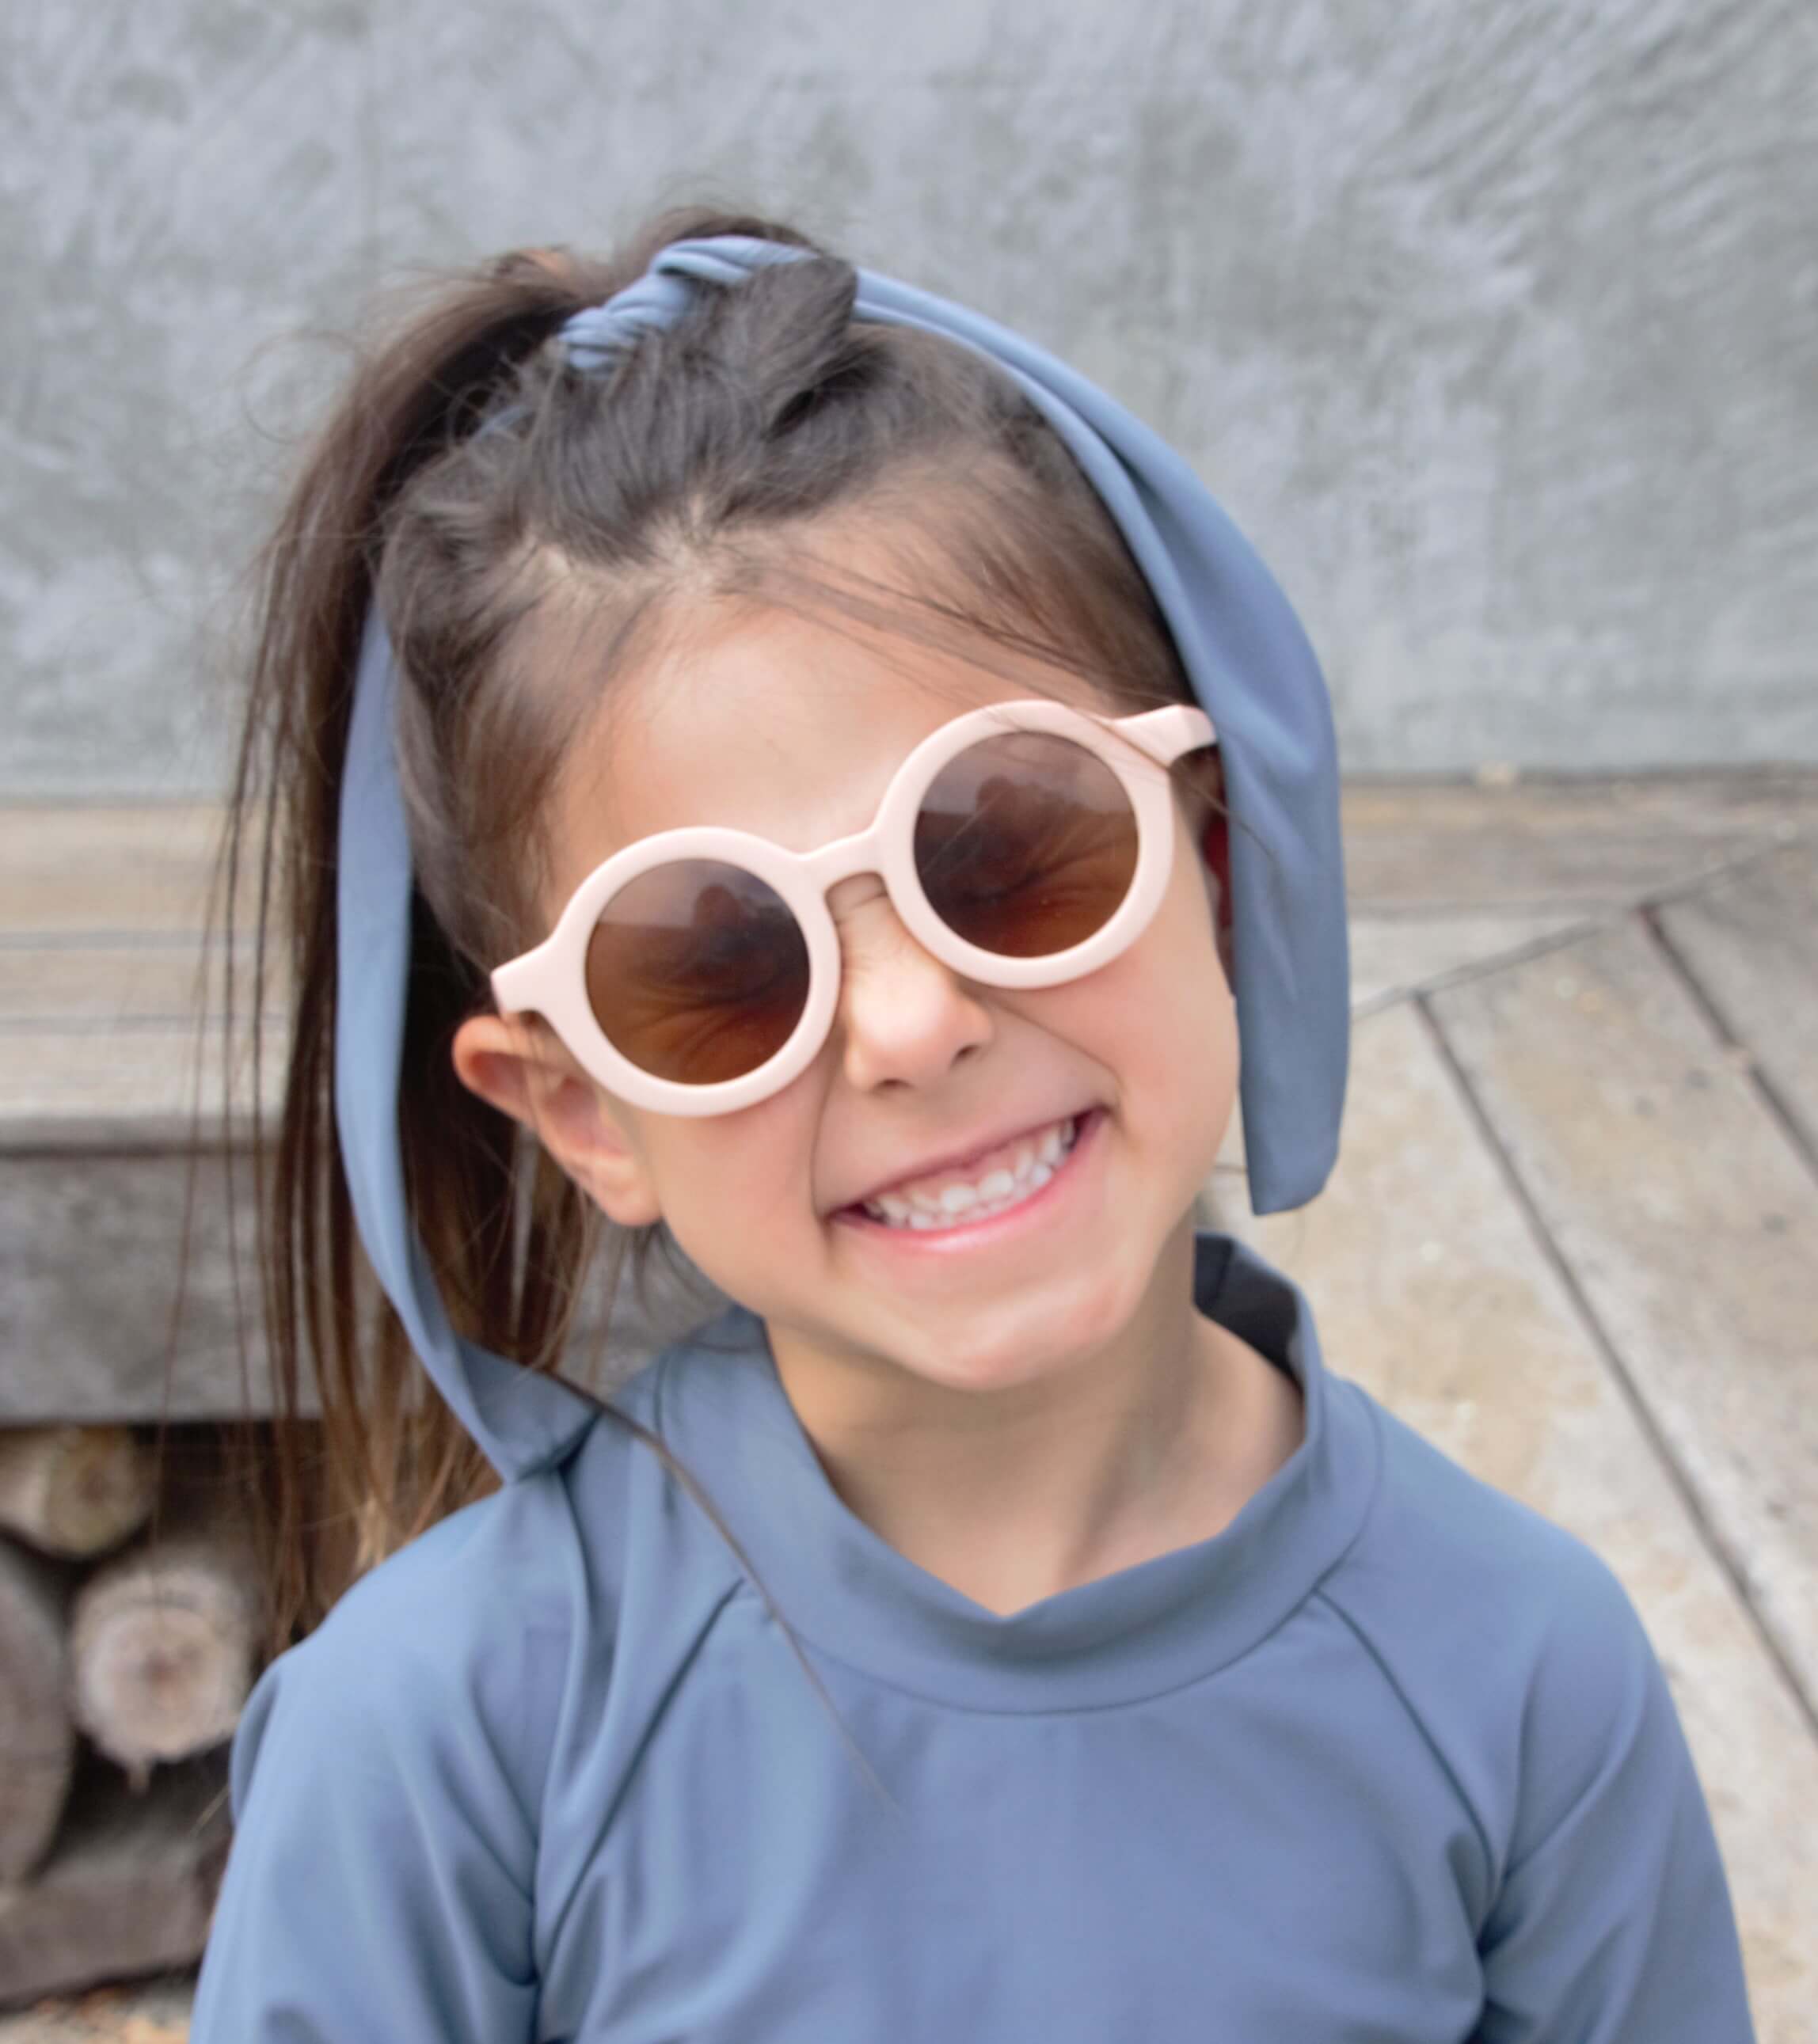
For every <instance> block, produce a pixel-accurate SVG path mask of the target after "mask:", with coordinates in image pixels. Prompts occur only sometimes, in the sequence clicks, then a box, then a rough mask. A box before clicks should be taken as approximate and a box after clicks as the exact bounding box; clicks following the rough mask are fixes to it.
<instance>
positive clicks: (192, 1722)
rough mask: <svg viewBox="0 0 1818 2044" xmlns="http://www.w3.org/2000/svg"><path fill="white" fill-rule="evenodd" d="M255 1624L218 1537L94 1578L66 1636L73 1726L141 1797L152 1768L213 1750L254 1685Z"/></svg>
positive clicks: (237, 1555)
mask: <svg viewBox="0 0 1818 2044" xmlns="http://www.w3.org/2000/svg"><path fill="white" fill-rule="evenodd" d="M256 1624H257V1612H256V1598H255V1596H254V1593H253V1585H252V1580H251V1577H250V1574H249V1573H248V1567H247V1563H246V1560H245V1558H244V1553H243V1552H242V1551H241V1550H240V1549H238V1548H237V1547H236V1546H234V1545H233V1544H232V1543H229V1541H227V1540H226V1539H225V1538H222V1537H218V1536H217V1537H213V1538H203V1537H197V1538H194V1539H186V1540H179V1541H171V1542H169V1543H160V1544H159V1545H158V1546H154V1547H151V1548H148V1549H146V1550H142V1551H140V1552H137V1553H135V1554H129V1555H127V1556H123V1557H122V1558H121V1559H120V1560H119V1561H118V1562H113V1563H110V1564H108V1565H106V1566H104V1567H102V1568H101V1569H97V1570H96V1572H95V1573H94V1576H93V1577H90V1580H89V1581H88V1582H87V1583H86V1585H84V1586H83V1589H82V1590H81V1592H80V1593H79V1594H78V1596H77V1597H76V1600H75V1614H74V1617H73V1619H72V1621H71V1627H70V1663H71V1708H72V1709H73V1711H74V1713H75V1721H76V1723H78V1724H79V1726H80V1727H81V1728H82V1729H83V1731H86V1733H87V1734H88V1735H89V1737H90V1739H93V1741H94V1743H95V1745H96V1746H97V1747H98V1749H99V1750H100V1751H102V1753H104V1754H106V1755H107V1756H108V1758H110V1759H111V1760H113V1761H116V1762H118V1764H119V1765H121V1766H122V1767H124V1768H125V1769H126V1770H127V1773H128V1776H129V1779H131V1780H133V1781H134V1782H135V1783H136V1784H137V1785H141V1786H142V1785H143V1784H144V1781H145V1778H146V1774H147V1770H148V1769H149V1768H150V1767H152V1765H154V1764H156V1763H157V1762H161V1761H169V1760H179V1759H182V1758H185V1757H186V1756H187V1755H189V1754H195V1753H201V1752H204V1751H206V1750H207V1749H208V1748H209V1747H210V1746H218V1745H219V1744H220V1743H221V1741H222V1740H224V1739H226V1738H227V1737H228V1736H229V1735H230V1734H231V1733H232V1731H233V1728H234V1726H235V1724H236V1722H237V1721H238V1719H239V1716H240V1707H241V1706H242V1704H244V1702H245V1700H246V1697H247V1695H248V1692H249V1691H250V1689H251V1688H252V1680H253V1676H254V1673H255V1669H256V1659H257V1641H256Z"/></svg>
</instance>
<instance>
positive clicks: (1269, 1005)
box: [335, 236, 1351, 1478]
mask: <svg viewBox="0 0 1818 2044" xmlns="http://www.w3.org/2000/svg"><path fill="white" fill-rule="evenodd" d="M804 254H805V251H803V250H801V249H798V248H790V247H788V246H786V245H784V244H780V243H776V242H770V241H760V240H751V239H748V238H746V237H744V236H716V237H714V238H712V239H709V240H696V241H678V242H675V243H672V244H671V245H670V246H669V247H668V248H665V249H663V251H662V252H660V253H659V255H657V256H656V258H655V260H654V262H653V263H651V267H650V268H649V270H648V271H647V272H646V273H645V274H644V276H642V277H640V279H638V280H637V281H636V282H635V283H633V284H632V285H630V286H628V287H627V288H626V289H625V290H623V291H621V292H620V293H618V294H617V296H615V297H613V298H610V299H609V300H608V301H607V302H605V304H604V305H598V306H594V307H591V308H590V309H588V310H586V311H585V312H582V313H577V314H576V315H575V317H573V318H572V319H571V320H570V321H568V323H567V325H566V327H565V328H563V342H564V344H565V346H566V348H567V356H568V359H569V361H570V363H571V364H572V365H573V366H574V367H576V368H578V369H579V370H581V371H583V372H586V373H598V372H600V371H603V370H605V368H606V367H608V366H609V364H610V363H611V362H612V361H613V359H614V358H615V356H616V355H617V354H618V353H619V352H621V351H622V350H623V349H624V348H625V347H626V346H627V345H628V344H630V343H631V342H632V341H633V340H635V339H636V336H637V335H638V334H639V333H640V332H644V330H646V329H647V328H652V327H665V326H667V325H670V324H671V322H672V321H675V319H676V318H677V317H678V316H679V314H680V313H682V310H683V309H685V308H686V305H688V303H689V302H690V300H691V299H692V298H693V297H694V294H695V293H696V291H697V290H698V289H699V288H700V287H701V286H702V285H703V284H705V285H710V286H728V287H736V286H738V285H739V284H740V283H742V282H744V279H746V278H748V276H749V275H751V272H752V271H753V270H754V269H755V268H757V267H759V266H761V265H763V264H765V263H778V262H789V261H795V260H799V259H801V257H802V256H803V255H804ZM853 317H855V319H860V320H877V321H883V322H885V323H886V324H890V325H901V326H913V327H920V328H923V329H924V330H925V331H927V332H931V333H936V334H942V335H944V336H947V339H949V340H953V341H955V342H958V343H959V344H961V345H962V346H964V347H967V348H973V349H975V350H976V351H978V352H979V353H980V354H982V355H988V356H990V358H991V359H993V360H994V361H995V362H997V363H998V364H999V365H1000V367H1002V368H1003V369H1004V370H1005V371H1007V372H1008V373H1009V375H1010V376H1011V377H1012V378H1014V380H1015V381H1016V382H1017V384H1018V385H1019V386H1020V388H1021V389H1022V390H1023V391H1024V394H1026V395H1027V396H1028V398H1029V400H1030V401H1031V402H1032V404H1033V405H1035V406H1036V409H1037V410H1039V411H1040V413H1041V414H1042V416H1043V417H1044V418H1045V419H1047V421H1048V423H1049V424H1050V425H1051V426H1052V427H1053V428H1054V429H1055V432H1057V433H1059V436H1060V437H1061V439H1062V440H1063V441H1064V442H1065V444H1066V445H1067V448H1069V449H1070V451H1071V452H1072V454H1073V455H1074V459H1075V460H1077V461H1078V463H1079V465H1080V467H1081V468H1082V469H1083V470H1084V471H1085V473H1086V476H1087V478H1089V479H1090V482H1092V484H1093V487H1094V488H1095V489H1096V490H1097V492H1098V494H1099V495H1100V496H1101V498H1103V499H1104V501H1105V505H1106V508H1107V509H1109V512H1110V513H1111V515H1112V517H1113V518H1114V519H1115V520H1116V521H1117V524H1118V526H1119V528H1120V530H1121V531H1122V532H1123V535H1124V540H1125V542H1126V544H1128V547H1129V548H1130V551H1131V552H1132V554H1133V555H1135V557H1136V562H1137V564H1138V565H1139V567H1140V568H1141V569H1142V571H1143V574H1144V575H1145V576H1146V577H1147V579H1148V582H1149V584H1150V586H1151V589H1152V590H1154V592H1155V598H1156V601H1157V602H1158V603H1159V605H1160V607H1161V610H1162V613H1163V617H1166V619H1167V623H1168V626H1169V628H1170V631H1171V632H1172V633H1173V635H1174V644H1175V646H1176V648H1177V649H1178V652H1179V655H1180V657H1181V661H1182V665H1183V666H1184V667H1185V668H1186V674H1187V677H1188V679H1189V680H1190V682H1191V684H1192V686H1193V694H1195V696H1197V698H1198V699H1199V701H1200V703H1201V706H1202V707H1203V708H1204V709H1205V712H1206V713H1207V715H1208V716H1209V717H1210V718H1211V719H1212V722H1213V728H1214V729H1215V730H1216V732H1217V734H1218V745H1219V751H1220V758H1221V759H1222V762H1223V766H1224V792H1225V800H1226V803H1227V805H1228V808H1229V809H1230V812H1231V815H1232V824H1233V828H1232V832H1231V839H1230V851H1231V893H1232V941H1233V951H1234V970H1233V991H1234V993H1235V994H1236V1002H1237V1020H1238V1034H1239V1039H1240V1045H1241V1058H1240V1077H1239V1087H1240V1098H1241V1101H1242V1102H1243V1139H1244V1149H1245V1156H1246V1163H1247V1171H1248V1177H1249V1183H1250V1203H1251V1207H1252V1208H1253V1209H1254V1210H1255V1212H1257V1213H1259V1214H1264V1213H1272V1212H1277V1211H1278V1210H1280V1209H1282V1208H1290V1207H1297V1206H1301V1205H1304V1204H1305V1203H1306V1202H1307V1201H1309V1200H1310V1199H1312V1198H1313V1196H1314V1195H1315V1194H1316V1193H1317V1192H1318V1191H1319V1190H1320V1187H1321V1186H1322V1185H1324V1183H1325V1181H1326V1179H1327V1178H1328V1175H1329V1174H1330V1172H1331V1170H1332V1164H1333V1162H1334V1161H1335V1159H1336V1157H1337V1155H1338V1139H1339V1121H1340V1119H1341V1117H1342V1115H1343V1108H1344V1093H1345V1079H1346V1074H1347V1067H1348V1062H1349V1055H1350V1043H1351V1010H1350V1000H1351V965H1350V949H1349V941H1348V935H1347V923H1346V916H1345V889H1344V863H1343V846H1342V843H1341V840H1340V837H1339V775H1338V755H1337V745H1336V737H1335V735H1334V732H1333V728H1332V705H1331V702H1330V700H1329V698H1328V694H1327V692H1326V686H1325V682H1324V677H1323V676H1322V675H1321V674H1320V668H1319V663H1318V662H1317V660H1316V659H1315V657H1314V655H1313V648H1312V647H1311V646H1310V645H1309V644H1308V642H1307V639H1306V635H1305V632H1302V630H1301V625H1300V622H1299V621H1298V619H1297V617H1295V615H1294V613H1293V609H1292V608H1291V607H1290V605H1289V603H1288V601H1287V598H1286V597H1285V596H1284V595H1283V594H1282V591H1281V590H1280V589H1279V587H1278V586H1277V584H1276V582H1275V581H1274V578H1273V576H1271V575H1270V573H1269V571H1268V570H1267V569H1266V567H1264V566H1263V563H1262V561H1261V560H1260V559H1259V558H1258V556H1257V555H1256V553H1255V550H1254V549H1253V548H1251V545H1250V544H1249V542H1248V541H1247V540H1246V539H1245V538H1244V537H1243V535H1242V533H1240V532H1239V531H1238V529H1237V528H1236V525H1235V524H1232V521H1231V520H1230V518H1229V517H1227V515H1226V514H1225V513H1224V511H1223V510H1222V509H1220V506H1219V505H1217V503H1216V502H1215V501H1214V500H1213V497H1212V495H1211V494H1210V493H1209V491H1208V490H1206V488H1205V486H1204V485H1203V484H1202V483H1201V482H1200V480H1199V478H1197V476H1196V475H1195V474H1193V471H1192V470H1191V469H1190V467H1188V465H1187V463H1186V462H1185V461H1184V460H1183V459H1182V457H1181V456H1180V455H1178V454H1177V453H1175V452H1174V450H1173V449H1172V448H1170V447H1169V446H1168V445H1167V444H1166V442H1164V441H1163V440H1161V439H1160V438H1159V436H1157V435H1155V433H1153V432H1151V431H1150V430H1149V428H1147V427H1146V426H1144V425H1142V424H1141V423H1140V421H1138V420H1136V419H1135V418H1133V417H1132V416H1131V415H1130V413H1128V412H1126V411H1125V410H1124V409H1123V407H1122V406H1121V405H1117V404H1116V403H1114V402H1113V401H1112V399H1110V398H1108V397H1106V396H1105V394H1104V393H1103V392H1102V391H1101V390H1098V389H1097V387H1096V386H1094V385H1093V384H1091V383H1090V382H1087V381H1086V378H1084V377H1082V376H1081V375H1078V374H1077V373H1076V372H1075V371H1073V370H1071V369H1070V368H1068V367H1067V365H1066V364H1065V363H1062V362H1059V361H1057V360H1056V359H1055V357H1054V356H1052V355H1049V354H1047V352H1044V350H1043V349H1041V348H1037V347H1036V345H1035V344H1033V343H1032V342H1031V341H1028V340H1024V339H1023V338H1022V337H1021V336H1020V335H1018V334H1015V333H1013V332H1010V330H1009V328H1006V327H1002V326H999V325H997V324H996V323H995V322H994V321H990V320H988V319H985V318H982V317H981V316H980V315H979V314H978V313H974V312H969V311H967V309H965V308H964V307H963V306H960V305H953V304H951V303H950V302H948V301H947V300H946V299H944V298H936V297H934V296H933V295H932V294H931V293H929V292H927V291H922V290H917V289H915V288H914V287H913V286H911V285H908V284H900V283H897V282H895V281H894V279H890V278H888V277H882V276H878V275H876V274H875V273H874V271H869V270H860V271H859V272H858V296H857V299H856V301H855V305H854V307H853ZM395 688H396V678H395V675H394V670H393V663H392V657H391V649H390V644H389V642H388V640H387V639H386V633H385V628H384V626H383V624H382V623H381V621H380V620H379V616H378V612H377V607H376V605H375V609H374V611H373V613H372V615H371V617H370V618H369V619H368V621H367V628H366V634H365V638H364V640H363V644H362V647H361V650H360V659H359V673H358V675H357V678H356V683H355V699H354V711H353V720H352V728H351V729H350V731H349V733H348V758H347V764H346V770H345V777H344V782H343V787H342V793H341V809H340V847H339V848H340V866H339V873H338V881H337V904H336V913H337V920H338V928H339V954H338V959H337V968H336V1026H335V1109H336V1125H337V1128H338V1131H339V1134H340V1145H341V1152H342V1158H343V1162H344V1168H345V1170H346V1173H347V1177H348V1187H349V1190H350V1193H351V1195H352V1202H353V1208H354V1215H355V1219H356V1222H357V1224H358V1225H359V1231H360V1237H361V1239H362V1241H363V1243H364V1244H365V1246H366V1251H367V1255H368V1257H369V1258H371V1262H372V1265H373V1267H374V1269H375V1271H376V1272H377V1274H378V1276H379V1281H380V1282H381V1283H382V1285H383V1286H384V1288H385V1290H386V1295H387V1296H388V1297H389V1298H390V1301H391V1302H392V1304H393V1305H394V1307H395V1308H397V1311H398V1315H399V1317H400V1318H401V1320H402V1322H403V1324H404V1326H405V1330H406V1331H407V1332H408V1333H409V1337H410V1340H411V1343H412V1344H413V1347H415V1349H416V1350H417V1354H418V1355H419V1356H420V1357H421V1359H422V1361H423V1363H424V1365H425V1367H426V1368H427V1369H428V1370H429V1374H430V1375H431V1376H432V1378H433V1379H434V1381H435V1382H436V1385H437V1388H438V1389H440V1391H441V1393H442V1394H443V1396H444V1397H446V1398H447V1400H448V1402H449V1404H450V1405H451V1406H452V1408H454V1410H455V1412H456V1413H457V1414H458V1415H459V1417H460V1419H461V1420H462V1422H463V1424H464V1425H465V1426H466V1427H467V1429H468V1431H470V1432H471V1434H472V1435H474V1437H475V1439H477V1440H478V1441H479V1443H480V1445H481V1447H482V1448H483V1449H484V1450H485V1451H486V1455H487V1457H488V1458H489V1459H490V1461H491V1462H492V1463H493V1465H494V1467H495V1468H497V1469H498V1471H499V1473H501V1475H502V1476H504V1477H507V1478H510V1477H516V1476H521V1475H525V1474H528V1473H529V1472H530V1471H532V1470H535V1469H538V1468H540V1467H543V1466H546V1465H548V1463H550V1462H553V1461H555V1460H556V1459H557V1458H559V1456H560V1455H562V1454H563V1453H565V1452H566V1451H567V1448H568V1447H570V1446H571V1444H572V1443H573V1441H574V1439H575V1436H576V1435H577V1434H578V1432H579V1431H580V1430H581V1429H582V1428H583V1427H586V1425H588V1424H589V1423H590V1422H591V1420H592V1417H593V1413H592V1409H591V1408H590V1407H589V1406H587V1405H586V1404H584V1403H583V1402H582V1400H580V1399H578V1398H577V1397H575V1395H574V1394H573V1393H571V1392H570V1391H568V1390H567V1389H565V1388H564V1387H563V1385H560V1384H559V1383H557V1382H555V1381H554V1380H552V1378H549V1377H545V1376H543V1375H541V1374H538V1373H536V1372H533V1371H531V1370H525V1369H524V1368H523V1367H521V1366H519V1365H517V1364H516V1363H512V1362H507V1361H506V1360H505V1358H502V1357H501V1356H498V1355H495V1354H493V1353H492V1352H491V1350H488V1349H485V1348H482V1347H479V1345H478V1344H477V1343H473V1342H471V1341H467V1340H466V1339H463V1337H461V1336H460V1335H457V1334H456V1333H455V1331H454V1329H453V1328H452V1327H451V1326H450V1324H449V1322H448V1314H447V1312H446V1310H445V1308H444V1306H443V1303H442V1300H441V1297H440V1293H439V1292H438V1290H437V1289H436V1280H435V1275H434V1273H433V1272H432V1270H430V1268H429V1261H428V1258H426V1257H425V1254H424V1251H423V1248H422V1245H421V1243H420V1242H419V1241H418V1239H417V1233H416V1230H415V1228H413V1226H412V1224H411V1221H410V1217H409V1209H408V1208H407V1206H406V1204H405V1197H404V1171H403V1161H402V1156H401V1155H400V1152H399V1148H398V1074H399V1068H400V1062H401V1059H402V1051H403V1044H404V1016H405V1001H406V1000H407V998H408V995H409V956H410V903H411V893H412V880H411V864H410V845H409V836H408V833H407V831H406V828H405V813H404V801H403V795H402V790H401V789H400V787H399V785H398V768H397V760H396V755H395V752H394V740H393V717H394V692H395Z"/></svg>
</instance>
